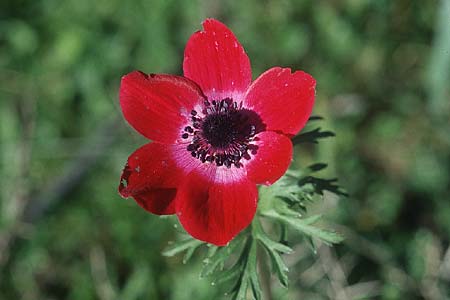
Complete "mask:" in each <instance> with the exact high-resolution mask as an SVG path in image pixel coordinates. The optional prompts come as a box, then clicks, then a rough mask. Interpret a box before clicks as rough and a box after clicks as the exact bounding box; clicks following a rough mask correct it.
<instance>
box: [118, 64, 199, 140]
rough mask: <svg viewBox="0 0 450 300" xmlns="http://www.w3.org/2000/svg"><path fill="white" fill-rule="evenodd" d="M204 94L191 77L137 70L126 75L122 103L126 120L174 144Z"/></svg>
mask: <svg viewBox="0 0 450 300" xmlns="http://www.w3.org/2000/svg"><path fill="white" fill-rule="evenodd" d="M203 99H204V96H203V94H202V92H201V90H200V88H199V87H198V86H197V85H196V84H195V83H194V82H192V81H190V80H189V79H187V78H184V77H180V76H172V75H155V74H150V75H146V74H144V73H142V72H138V71H134V72H132V73H129V74H128V75H125V76H124V77H123V78H122V83H121V86H120V105H121V107H122V112H123V115H124V116H125V119H126V120H127V121H128V123H130V125H131V126H133V127H134V128H135V129H136V130H137V131H138V132H140V133H141V134H142V135H144V136H145V137H147V138H149V139H151V140H154V141H158V142H161V143H173V142H175V141H176V140H177V139H178V138H179V137H180V129H181V127H182V126H183V125H184V124H185V123H186V120H187V117H188V116H189V113H190V111H191V110H192V108H193V107H194V106H195V105H196V104H197V103H202V101H203Z"/></svg>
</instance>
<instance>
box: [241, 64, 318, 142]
mask: <svg viewBox="0 0 450 300" xmlns="http://www.w3.org/2000/svg"><path fill="white" fill-rule="evenodd" d="M315 87H316V81H315V80H314V78H313V77H312V76H311V75H309V74H307V73H305V72H302V71H296V72H294V73H291V69H289V68H279V67H276V68H272V69H269V70H268V71H266V72H264V73H263V74H262V75H261V76H259V78H258V79H256V80H255V81H254V82H253V83H252V85H251V86H250V88H249V90H248V91H247V93H246V95H245V100H244V104H245V106H246V107H247V108H250V109H253V110H254V111H255V112H257V113H258V114H259V116H260V117H261V119H262V120H263V122H264V123H265V124H266V126H267V130H273V131H281V132H283V133H285V134H289V135H295V134H297V133H298V132H299V131H300V129H302V128H303V126H305V124H306V122H307V121H308V118H309V116H310V115H311V112H312V109H313V105H314V97H315Z"/></svg>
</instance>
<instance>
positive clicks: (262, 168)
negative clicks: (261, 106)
mask: <svg viewBox="0 0 450 300" xmlns="http://www.w3.org/2000/svg"><path fill="white" fill-rule="evenodd" d="M257 137H258V139H259V140H258V141H257V142H256V144H257V145H258V150H257V152H256V154H255V155H254V156H253V157H252V158H251V159H250V160H249V161H248V162H247V163H245V169H246V170H247V176H248V179H250V180H252V181H253V182H255V183H257V184H266V185H269V184H272V183H274V182H275V181H277V180H278V179H279V178H280V177H281V176H283V174H284V173H285V172H286V170H287V169H288V167H289V164H290V163H291V161H292V142H291V140H290V139H289V138H287V137H286V136H284V135H282V134H278V133H275V132H270V131H265V132H261V133H260V134H258V135H257Z"/></svg>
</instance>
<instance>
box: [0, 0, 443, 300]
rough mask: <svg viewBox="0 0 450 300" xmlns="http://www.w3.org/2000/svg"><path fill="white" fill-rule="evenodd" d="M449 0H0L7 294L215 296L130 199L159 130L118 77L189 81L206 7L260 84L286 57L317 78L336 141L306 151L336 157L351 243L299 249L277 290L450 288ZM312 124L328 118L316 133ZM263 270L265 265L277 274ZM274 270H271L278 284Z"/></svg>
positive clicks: (315, 209) (334, 171)
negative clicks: (135, 109) (125, 185)
mask: <svg viewBox="0 0 450 300" xmlns="http://www.w3.org/2000/svg"><path fill="white" fill-rule="evenodd" d="M449 11H450V1H449V0H441V1H438V0H430V1H410V0H396V1H390V0H337V1H321V0H319V1H314V0H297V1H295V0H264V1H256V0H249V1H200V0H193V1H175V0H146V1H118V0H108V1H106V0H100V1H87V0H67V1H56V0H41V1H27V0H17V1H16V0H14V1H13V0H2V1H1V2H0V120H1V122H0V126H1V127H0V155H1V156H0V159H1V161H0V175H1V176H2V180H1V181H0V195H1V206H0V207H1V211H0V269H1V271H0V299H73V300H78V299H102V300H103V299H125V300H128V299H130V300H131V299H175V300H183V299H199V300H201V299H218V298H219V297H220V295H219V294H218V293H219V291H218V289H217V288H216V287H215V286H211V285H210V282H209V281H208V280H205V279H199V273H200V271H201V261H199V260H198V259H197V260H196V259H195V256H194V259H193V260H191V261H190V262H189V263H188V264H183V263H182V257H175V258H165V257H162V256H161V251H162V249H164V248H165V247H166V246H167V243H168V241H171V240H174V238H175V236H174V235H175V231H176V230H174V228H173V225H174V224H175V225H176V223H175V221H174V219H173V218H165V219H164V220H161V218H160V217H157V216H153V215H150V214H147V213H145V212H144V211H143V210H141V209H139V208H138V207H137V205H136V204H135V203H134V202H133V201H132V200H123V199H121V198H120V197H119V196H118V195H117V192H116V189H117V184H118V178H119V176H120V171H121V169H122V167H123V164H124V163H125V161H126V158H127V156H128V155H129V154H130V153H131V152H132V151H133V150H134V149H135V148H137V147H138V146H139V145H142V144H144V143H145V142H146V141H145V139H144V138H142V137H140V136H138V135H137V134H136V133H135V132H134V131H133V130H132V129H131V128H129V127H128V126H127V125H126V123H125V121H123V120H122V119H121V113H120V109H119V108H118V101H117V98H118V95H117V94H118V87H119V82H120V78H121V76H122V75H123V74H125V73H127V72H129V71H131V70H134V69H140V70H142V71H145V72H154V73H158V72H161V73H176V74H181V72H182V71H181V63H182V57H183V56H182V55H183V49H184V45H185V43H186V41H187V39H188V38H189V36H190V34H192V32H194V31H195V30H198V29H200V23H201V21H202V20H203V19H204V18H206V17H216V18H218V19H220V20H222V21H223V22H225V23H226V24H227V25H228V26H229V27H230V28H231V29H232V30H233V31H234V32H235V33H236V35H237V36H238V38H239V39H240V41H241V42H242V44H243V45H244V47H245V48H246V50H247V53H248V54H249V56H250V59H251V61H252V66H253V71H254V72H253V74H254V77H257V76H258V75H259V74H260V73H261V72H263V71H264V70H266V69H268V68H269V67H271V66H275V65H280V66H289V67H292V68H293V69H302V70H305V71H307V72H309V73H311V74H313V76H314V77H315V78H316V79H317V82H318V93H317V102H316V107H315V114H319V115H322V116H324V117H325V120H326V122H327V124H326V125H322V126H323V128H325V129H331V130H332V131H334V132H335V133H336V135H337V137H336V138H333V139H327V140H325V141H324V142H322V143H320V145H319V146H316V145H312V144H304V143H300V144H299V145H298V146H296V156H295V161H294V167H295V168H302V169H304V168H305V167H306V166H308V165H310V164H311V163H312V162H315V161H326V162H328V163H329V168H327V169H326V170H322V171H321V173H323V176H326V177H334V176H337V177H338V178H339V182H340V183H341V185H343V186H344V187H345V188H346V190H347V192H348V193H349V195H350V196H349V197H348V198H344V199H338V198H336V197H334V196H333V195H331V194H329V193H327V192H324V195H323V201H319V202H318V203H317V204H315V205H312V206H311V208H310V209H311V211H312V214H321V213H322V214H326V215H327V216H328V217H327V218H328V219H331V218H332V219H333V220H335V222H336V223H337V224H342V226H337V227H336V230H337V231H339V232H341V233H342V234H343V235H345V237H346V240H345V241H344V243H343V244H342V245H339V246H337V247H333V248H328V247H322V246H320V245H318V248H317V249H318V250H317V253H316V254H315V253H314V252H312V251H310V249H309V246H308V244H307V243H304V242H302V240H301V239H298V240H295V238H294V237H290V239H289V240H290V241H291V242H294V243H293V244H292V245H290V246H291V247H292V248H293V250H294V253H293V254H289V255H288V256H286V257H285V258H286V264H287V266H288V267H289V268H290V270H291V271H290V273H289V277H290V282H291V285H290V287H289V290H286V289H284V288H282V287H279V286H278V285H277V284H274V285H273V286H272V284H270V283H271V281H270V280H269V281H267V282H265V284H264V286H265V288H266V289H267V290H268V291H266V293H271V294H272V295H273V298H274V299H448V298H450V283H449V281H450V250H449V243H450V238H449V236H450V201H449V200H450V199H449V194H450V184H449V182H450V134H449V132H450V124H449V123H450V122H448V120H449V119H450V108H449V103H450V101H449V99H450V91H449V84H448V82H450V78H449V70H450V65H449V64H450V43H449V41H450V38H449V35H450V29H449V28H450V26H449V25H450V24H449V22H450V21H449V20H450V13H449ZM308 130H314V128H306V129H305V132H307V131H308ZM263 271H264V270H263ZM269 279H270V278H269Z"/></svg>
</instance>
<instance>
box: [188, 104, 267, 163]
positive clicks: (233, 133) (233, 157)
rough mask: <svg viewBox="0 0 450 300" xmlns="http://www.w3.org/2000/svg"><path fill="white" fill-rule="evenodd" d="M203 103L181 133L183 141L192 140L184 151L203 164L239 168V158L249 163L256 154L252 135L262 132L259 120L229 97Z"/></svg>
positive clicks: (262, 128) (193, 113) (192, 114)
mask: <svg viewBox="0 0 450 300" xmlns="http://www.w3.org/2000/svg"><path fill="white" fill-rule="evenodd" d="M203 104H204V107H203V108H202V109H201V113H200V114H198V113H197V111H196V110H192V111H191V117H190V119H191V122H190V124H189V125H187V126H186V127H184V129H183V132H182V133H181V137H182V138H183V139H188V141H189V138H190V139H191V140H190V143H189V144H188V145H187V146H186V150H187V151H189V152H190V153H191V155H192V157H195V158H196V159H199V160H200V161H201V162H202V163H213V164H216V165H217V166H218V167H220V166H225V167H227V168H231V167H236V168H240V167H242V163H241V159H245V160H250V159H251V155H255V154H256V152H257V149H258V146H256V145H255V144H253V143H254V142H255V141H256V140H257V137H255V135H257V133H258V132H261V131H263V130H264V129H265V128H264V124H263V123H262V122H261V119H260V118H259V116H258V115H257V114H256V113H254V112H253V111H251V110H247V109H244V108H242V102H240V103H239V104H238V103H237V102H234V101H233V100H232V99H230V98H225V99H221V100H212V101H211V102H210V101H209V100H205V101H204V103H203Z"/></svg>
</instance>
